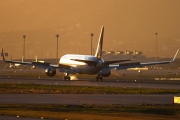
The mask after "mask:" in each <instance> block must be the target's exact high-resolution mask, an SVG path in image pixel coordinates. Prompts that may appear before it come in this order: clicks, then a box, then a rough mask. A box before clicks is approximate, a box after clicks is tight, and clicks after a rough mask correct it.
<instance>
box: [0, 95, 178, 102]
mask: <svg viewBox="0 0 180 120" xmlns="http://www.w3.org/2000/svg"><path fill="white" fill-rule="evenodd" d="M176 95H177V94H176ZM174 96H175V94H166V95H155V94H148V95H147V94H1V95H0V104H71V105H82V104H98V105H110V104H119V105H140V104H172V100H173V97H174Z"/></svg>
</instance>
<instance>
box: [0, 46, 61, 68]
mask: <svg viewBox="0 0 180 120" xmlns="http://www.w3.org/2000/svg"><path fill="white" fill-rule="evenodd" d="M2 57H3V60H4V61H5V62H8V63H18V64H22V65H29V66H36V67H40V68H59V65H53V64H50V63H42V62H22V61H14V60H6V59H5V57H4V52H3V49H2Z"/></svg>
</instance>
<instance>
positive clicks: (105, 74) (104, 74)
mask: <svg viewBox="0 0 180 120" xmlns="http://www.w3.org/2000/svg"><path fill="white" fill-rule="evenodd" d="M110 75H111V72H108V73H103V74H101V76H102V77H109V76H110Z"/></svg>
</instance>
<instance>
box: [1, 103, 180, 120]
mask: <svg viewBox="0 0 180 120" xmlns="http://www.w3.org/2000/svg"><path fill="white" fill-rule="evenodd" d="M0 115H9V116H22V117H31V118H41V117H43V118H49V119H63V120H64V119H90V120H92V119H107V118H111V119H119V118H126V119H130V118H131V119H133V118H136V119H137V118H141V119H145V118H148V119H149V120H151V119H153V118H157V117H159V118H161V119H162V118H171V119H179V118H180V106H179V105H138V106H121V105H57V104H0ZM150 118H151V119H150Z"/></svg>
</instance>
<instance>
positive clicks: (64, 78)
mask: <svg viewBox="0 0 180 120" xmlns="http://www.w3.org/2000/svg"><path fill="white" fill-rule="evenodd" d="M63 80H71V77H70V76H69V74H68V73H64V76H63Z"/></svg>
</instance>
